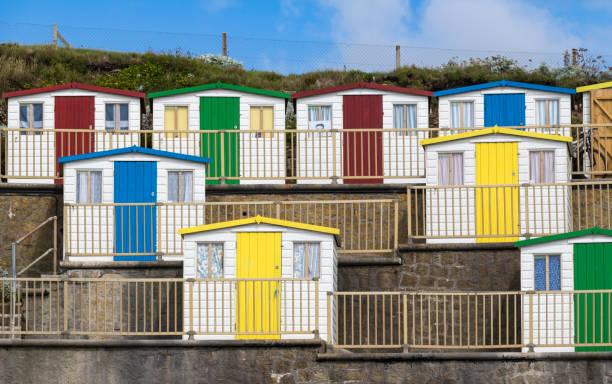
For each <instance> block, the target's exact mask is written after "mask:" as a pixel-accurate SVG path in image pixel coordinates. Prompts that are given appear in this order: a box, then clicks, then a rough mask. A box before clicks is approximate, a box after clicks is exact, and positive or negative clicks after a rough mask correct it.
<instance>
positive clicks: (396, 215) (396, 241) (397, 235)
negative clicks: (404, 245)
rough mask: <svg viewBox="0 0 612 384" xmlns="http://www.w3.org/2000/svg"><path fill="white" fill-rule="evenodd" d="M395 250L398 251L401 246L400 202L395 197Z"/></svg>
mask: <svg viewBox="0 0 612 384" xmlns="http://www.w3.org/2000/svg"><path fill="white" fill-rule="evenodd" d="M393 209H394V212H393V238H394V239H393V251H394V252H396V251H397V249H398V248H399V202H398V199H397V198H396V199H395V202H394V203H393Z"/></svg>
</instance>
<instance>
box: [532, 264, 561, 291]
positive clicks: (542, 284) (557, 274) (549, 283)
mask: <svg viewBox="0 0 612 384" xmlns="http://www.w3.org/2000/svg"><path fill="white" fill-rule="evenodd" d="M533 277H534V283H535V290H536V291H558V290H560V289H561V257H560V256H559V255H546V256H535V257H534V258H533Z"/></svg>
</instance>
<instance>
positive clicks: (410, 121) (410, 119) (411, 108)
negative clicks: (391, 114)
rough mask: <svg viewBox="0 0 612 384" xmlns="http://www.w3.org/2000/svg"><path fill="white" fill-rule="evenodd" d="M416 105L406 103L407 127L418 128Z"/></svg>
mask: <svg viewBox="0 0 612 384" xmlns="http://www.w3.org/2000/svg"><path fill="white" fill-rule="evenodd" d="M416 127H417V126H416V105H415V104H409V105H406V128H413V129H414V128H416Z"/></svg>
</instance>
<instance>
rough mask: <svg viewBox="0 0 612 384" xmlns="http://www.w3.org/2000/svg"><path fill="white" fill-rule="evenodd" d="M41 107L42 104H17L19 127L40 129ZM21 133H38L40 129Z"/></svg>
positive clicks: (41, 124)
mask: <svg viewBox="0 0 612 384" xmlns="http://www.w3.org/2000/svg"><path fill="white" fill-rule="evenodd" d="M42 127H43V108H42V104H34V103H32V104H19V128H25V129H42ZM58 128H61V127H58ZM21 134H22V135H32V134H33V135H40V134H42V132H41V131H36V132H21Z"/></svg>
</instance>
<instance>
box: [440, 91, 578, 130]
mask: <svg viewBox="0 0 612 384" xmlns="http://www.w3.org/2000/svg"><path fill="white" fill-rule="evenodd" d="M499 93H524V94H525V125H535V124H536V100H544V99H556V100H559V124H571V122H572V106H571V95H569V94H566V93H556V92H546V91H539V90H534V89H524V88H514V87H496V88H489V89H482V90H478V91H471V92H464V93H458V94H454V95H447V96H440V97H439V98H438V119H439V120H438V123H439V126H440V128H450V118H451V108H450V104H451V102H453V101H468V102H469V101H471V102H473V103H474V126H475V127H484V95H485V94H499ZM561 133H562V134H563V135H565V136H567V135H569V134H570V132H569V128H565V129H564V130H563V132H561Z"/></svg>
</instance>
